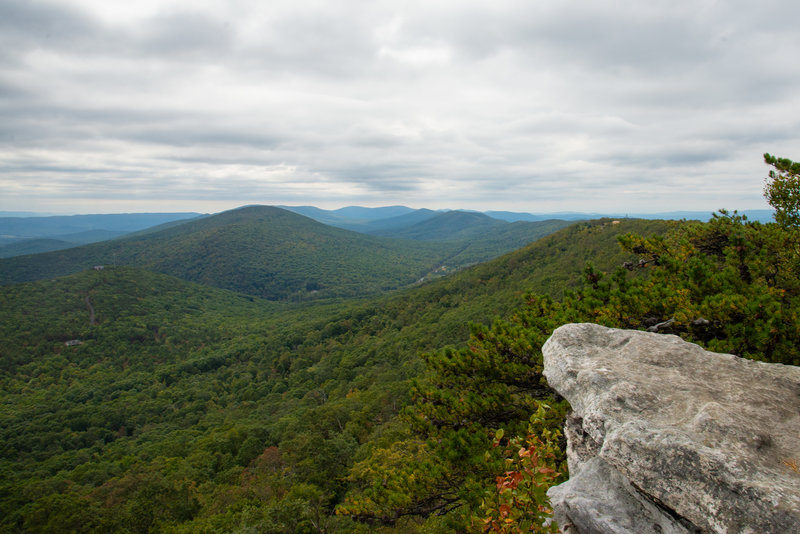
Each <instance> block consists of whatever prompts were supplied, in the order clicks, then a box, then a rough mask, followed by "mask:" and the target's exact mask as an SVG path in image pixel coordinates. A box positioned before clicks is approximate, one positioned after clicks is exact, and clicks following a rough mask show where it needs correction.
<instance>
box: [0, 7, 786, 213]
mask: <svg viewBox="0 0 800 534" xmlns="http://www.w3.org/2000/svg"><path fill="white" fill-rule="evenodd" d="M798 20H800V2H798V1H797V0H759V1H755V0H746V1H743V0H742V1H740V0H727V1H722V0H721V1H706V0H691V1H688V0H685V1H684V0H667V1H660V0H648V1H641V0H631V1H628V0H595V1H589V0H584V1H571V0H524V1H522V0H520V1H516V0H508V1H504V0H491V1H488V0H484V1H481V2H473V1H469V0H458V1H452V2H451V1H442V2H437V1H435V0H427V1H425V2H417V1H413V0H403V1H397V0H392V1H380V0H379V1H375V0H365V1H347V0H344V1H342V0H339V1H331V0H329V1H319V2H316V1H306V0H290V1H285V2H284V1H279V0H270V1H261V0H227V1H205V0H185V1H184V0H158V1H153V0H136V1H135V2H134V1H131V0H124V1H117V0H58V1H52V2H46V1H39V0H0V210H16V211H18V210H30V211H37V212H54V213H102V212H122V211H127V212H135V211H203V212H217V211H221V210H224V209H229V208H234V207H237V206H240V205H244V204H289V205H316V206H319V207H324V208H338V207H342V206H347V205H363V206H385V205H394V204H404V205H407V206H410V207H413V208H422V207H429V208H468V209H477V210H488V209H504V210H515V211H529V212H553V211H566V210H574V211H595V212H598V211H605V212H612V211H616V212H642V211H668V210H676V209H689V210H708V211H713V210H716V209H718V208H728V209H753V208H765V207H767V206H766V203H765V202H764V200H763V197H762V188H763V181H764V177H765V176H766V174H767V171H768V168H767V166H766V165H765V164H764V163H763V159H762V154H763V153H764V152H770V153H773V154H777V155H779V156H783V157H789V158H792V159H800V67H798V58H800V31H798V29H797V24H796V23H797V21H798Z"/></svg>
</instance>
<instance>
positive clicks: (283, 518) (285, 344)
mask: <svg viewBox="0 0 800 534" xmlns="http://www.w3.org/2000/svg"><path fill="white" fill-rule="evenodd" d="M665 226H666V225H665V224H664V223H663V222H649V221H622V222H621V223H620V224H619V225H612V224H611V221H598V222H595V223H586V224H580V225H576V226H571V227H569V228H567V229H565V230H562V231H561V232H559V233H556V234H554V235H552V236H551V237H549V238H545V239H544V240H541V241H539V242H537V243H534V244H532V245H530V246H529V247H526V248H524V249H521V250H519V251H516V252H514V253H512V254H510V255H507V256H504V257H502V258H498V259H497V260H495V261H493V262H489V263H487V264H482V265H479V266H476V267H475V268H473V269H468V270H465V271H462V272H459V273H456V274H453V275H452V276H449V277H446V278H442V279H439V280H437V281H435V282H432V283H429V284H424V285H421V286H419V287H416V288H413V289H410V290H407V291H404V292H401V293H397V294H393V295H388V296H384V297H380V298H373V299H366V300H364V299H362V300H356V301H341V300H339V301H331V302H324V303H322V302H320V303H305V304H303V303H296V304H278V303H269V302H265V301H262V300H260V299H253V298H251V297H247V296H242V295H238V294H235V293H231V292H227V291H223V290H218V289H213V288H208V287H205V286H200V285H196V284H192V283H188V282H182V281H180V280H177V279H174V278H171V277H168V276H165V275H160V274H155V273H151V272H147V271H143V270H139V269H133V268H127V267H117V268H114V267H108V268H105V269H103V270H101V271H95V270H87V271H83V272H81V273H77V274H75V275H70V276H68V277H64V278H59V279H56V280H46V281H40V282H34V283H26V284H18V285H13V286H7V287H5V288H3V292H2V299H3V300H2V306H0V310H2V314H3V317H2V318H0V319H1V320H0V323H2V325H3V326H2V328H3V330H2V339H3V340H4V344H3V346H2V349H1V350H2V352H1V353H0V354H1V355H2V362H3V368H2V372H3V374H2V384H3V386H2V391H3V397H4V398H3V403H2V406H3V408H2V410H3V411H2V422H1V423H0V429H1V431H2V437H1V438H0V443H2V447H3V449H2V450H3V455H2V457H3V462H2V464H1V465H2V470H3V488H2V499H1V500H2V510H0V515H2V516H3V517H5V518H7V519H6V521H7V523H6V524H7V525H9V527H10V526H11V525H15V526H16V528H20V529H22V530H23V531H25V530H27V531H35V530H41V529H44V530H47V529H49V528H53V529H56V530H57V529H58V528H61V527H57V526H58V525H61V526H63V527H64V529H67V530H68V528H67V527H66V525H85V526H84V527H81V528H85V529H86V530H92V529H96V530H98V529H99V530H107V531H109V530H119V531H125V530H126V529H127V530H129V531H148V530H152V529H167V530H168V529H169V528H173V527H175V528H177V525H182V524H184V523H185V524H186V529H187V530H186V531H192V530H193V529H194V530H202V529H203V528H205V529H207V530H208V531H214V530H215V529H223V530H224V529H228V528H233V527H232V525H239V524H240V523H241V522H242V521H245V518H246V517H247V514H245V515H242V514H244V512H243V510H244V509H246V508H247V509H249V508H248V507H252V506H255V504H258V503H261V504H258V506H257V508H258V513H259V514H262V515H263V514H266V516H265V517H266V519H264V518H263V517H262V518H261V519H259V520H258V521H267V523H264V524H269V525H273V526H271V527H269V528H268V529H267V530H268V531H269V530H277V531H280V530H281V529H283V531H285V532H292V531H295V530H298V529H299V530H302V529H303V528H306V527H303V526H302V525H301V524H300V523H302V524H303V525H308V523H307V522H308V521H311V520H310V519H309V517H310V516H308V514H311V513H312V511H313V510H317V511H319V512H320V513H322V512H325V513H324V514H323V516H324V517H325V521H326V522H327V523H326V524H343V525H345V526H344V527H342V528H344V529H345V530H348V529H352V528H354V524H353V523H352V520H351V519H350V518H347V517H344V516H334V515H331V514H330V512H331V510H332V509H333V507H334V505H335V504H337V503H339V502H342V500H343V498H344V494H345V491H346V489H347V487H348V486H349V485H350V484H349V483H348V482H347V480H346V475H347V468H348V467H349V466H350V465H351V464H352V462H353V461H354V459H355V458H356V454H357V453H358V452H359V451H361V450H362V449H363V448H364V447H366V444H367V443H369V442H370V441H371V440H374V439H377V437H378V436H380V435H383V433H384V432H388V430H386V427H391V425H392V424H394V423H392V421H393V420H394V416H395V415H396V413H397V412H398V411H399V409H400V407H401V406H402V405H403V404H404V403H406V402H407V401H408V400H409V399H410V392H409V380H411V379H413V378H415V377H418V376H420V374H421V373H422V371H423V369H424V362H423V361H422V360H421V359H419V357H418V355H419V354H420V353H422V352H425V351H431V350H434V349H437V348H439V347H442V346H447V345H453V346H463V344H464V342H465V341H466V339H467V337H468V336H469V328H468V323H469V321H476V322H483V323H486V322H488V321H490V320H491V318H492V317H495V316H497V315H502V314H506V313H508V312H510V311H511V310H512V309H513V308H514V307H515V306H517V305H518V303H519V302H520V299H521V295H522V293H523V289H522V288H533V287H542V288H544V287H547V288H549V289H548V290H549V291H552V292H553V294H554V295H559V294H560V293H561V292H562V291H563V289H564V288H565V287H567V286H568V285H569V283H570V282H572V283H576V282H577V280H578V278H579V274H580V271H581V269H582V265H583V263H584V260H585V258H586V257H587V256H588V255H597V257H598V258H599V260H600V261H601V262H603V265H604V266H605V267H606V268H612V267H613V265H615V264H619V263H620V262H621V261H623V260H624V258H625V257H626V256H624V255H622V254H621V253H620V251H619V250H618V249H617V247H616V245H615V244H614V242H615V235H616V234H617V233H619V232H620V231H624V230H641V231H644V232H647V233H652V231H659V230H663V229H664V228H665ZM603 253H605V254H606V255H605V256H603ZM90 305H91V309H92V310H93V311H94V322H95V323H96V324H91V322H90V318H91V311H90V308H89V306H90ZM72 340H80V341H81V342H82V343H81V344H80V345H75V346H66V345H65V343H67V342H69V341H72ZM248 440H249V441H248ZM245 443H247V445H246V446H245V445H244V444H245ZM242 447H245V448H244V449H243V448H242ZM267 450H269V451H271V452H270V453H269V454H271V455H272V456H271V457H270V458H271V460H270V461H273V462H274V461H279V464H278V465H277V466H275V465H273V466H271V467H270V469H278V471H279V472H280V473H281V475H280V477H278V475H276V474H274V473H273V476H274V477H277V478H279V479H280V483H281V484H282V486H280V487H271V488H270V489H268V488H267V487H266V486H269V485H270V484H273V482H269V483H268V482H263V483H260V484H263V485H264V486H265V487H264V488H263V491H265V492H268V493H269V498H267V497H265V496H262V497H260V498H256V497H255V496H254V495H253V494H252V492H251V489H252V488H251V489H247V488H250V486H247V487H244V486H246V484H245V478H246V477H247V476H248V475H247V473H250V471H248V469H253V468H254V467H255V466H256V464H257V463H258V458H259V457H260V455H262V454H264V452H265V451H267ZM248 451H249V452H248ZM362 454H363V452H362ZM331 455H333V456H331ZM268 456H269V455H268ZM264 461H266V460H264ZM165 462H166V463H167V464H170V465H173V464H174V469H175V470H174V471H171V470H165V469H166V468H165V465H166V464H165ZM254 462H256V463H254ZM170 469H172V468H170ZM265 469H266V467H265ZM265 476H266V475H265ZM274 483H275V484H277V483H278V482H277V481H275V482H274ZM148 484H150V486H148ZM186 485H188V486H187V487H184V486H186ZM151 486H152V487H151ZM122 487H124V489H123V488H122ZM188 487H191V492H189V494H187V493H186V492H187V491H189V489H187V488H188ZM147 488H149V489H147ZM292 488H295V490H294V491H295V492H301V494H298V495H295V494H291V496H290V494H289V492H290V490H291V489H292ZM301 490H302V491H306V490H307V491H311V490H313V492H312V494H313V495H317V493H315V492H321V493H320V495H321V496H322V497H324V498H322V497H320V499H321V500H319V503H318V504H317V505H315V506H317V508H316V509H315V508H313V506H311V501H309V499H311V498H310V497H308V496H303V495H305V494H302V491H301ZM159 492H161V493H159ZM162 494H164V495H172V496H175V498H178V496H181V495H184V496H185V499H188V500H187V501H186V502H184V501H183V500H181V502H180V503H175V505H174V506H175V508H174V509H173V508H169V507H167V508H163V509H162V505H161V504H159V502H160V499H161V496H160V495H162ZM111 495H117V497H116V498H115V499H116V500H114V499H111V500H109V499H110V496H111ZM315 498H316V497H315ZM180 499H184V497H180ZM254 499H255V501H254ZM259 499H260V500H259ZM287 499H289V500H288V501H287ZM137 501H138V502H137ZM87 502H89V503H92V506H86V503H87ZM315 502H316V501H315ZM254 503H255V504H254ZM262 504H264V506H267V505H268V506H267V507H266V508H265V507H263V506H261V505H262ZM184 505H185V506H184ZM301 505H302V506H301ZM148 506H149V508H147V507H148ZM186 506H188V508H185V507H186ZM293 507H294V508H293ZM145 508H147V510H145ZM125 510H128V511H127V512H126V511H125ZM298 510H299V511H298ZM248 513H251V512H248ZM252 513H255V512H254V511H252ZM315 513H316V512H315ZM126 514H127V515H126ZM282 514H283V515H282ZM304 514H306V515H304ZM259 517H261V516H259ZM70 518H71V519H70ZM68 519H69V520H68ZM137 521H138V522H140V523H136V522H137ZM253 521H256V519H253ZM304 521H305V522H306V523H303V522H304ZM48 524H49V525H51V526H50V527H48V526H47V525H48ZM221 525H226V526H225V527H224V528H223V526H221ZM76 528H77V527H76ZM265 528H266V527H265ZM308 528H309V530H311V531H313V529H312V528H311V527H308ZM331 528H333V527H331ZM137 529H138V530H137Z"/></svg>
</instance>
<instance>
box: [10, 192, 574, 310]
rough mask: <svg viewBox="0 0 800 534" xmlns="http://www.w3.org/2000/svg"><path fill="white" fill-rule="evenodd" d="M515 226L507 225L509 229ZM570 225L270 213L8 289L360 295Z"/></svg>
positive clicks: (102, 251) (53, 257)
mask: <svg viewBox="0 0 800 534" xmlns="http://www.w3.org/2000/svg"><path fill="white" fill-rule="evenodd" d="M501 224H505V223H501ZM565 224H566V223H563V222H553V223H548V222H544V223H530V224H529V226H524V227H519V226H515V225H507V226H509V230H511V232H510V233H508V232H506V233H502V234H499V235H497V236H493V237H492V236H489V235H486V236H484V237H483V238H482V239H470V240H468V241H448V242H441V241H437V242H420V241H414V240H401V239H390V238H385V237H373V236H368V235H364V234H361V233H357V232H351V231H347V230H342V229H339V228H334V227H331V226H327V225H324V224H321V223H318V222H315V221H313V220H311V219H309V218H306V217H303V216H300V215H297V214H294V213H291V212H288V211H286V210H282V209H280V208H274V207H268V206H251V207H247V208H240V209H236V210H232V211H228V212H224V213H221V214H218V215H214V216H210V217H205V218H201V219H196V220H193V221H190V222H186V223H183V224H177V225H176V224H174V223H170V224H167V225H165V226H162V227H159V228H155V229H153V230H150V231H145V232H140V233H138V234H136V235H133V236H130V237H127V238H123V239H117V240H113V241H108V242H102V243H95V244H92V245H87V246H83V247H78V248H71V249H67V250H60V251H57V252H51V253H46V254H36V255H30V256H22V257H15V258H8V259H3V260H0V283H4V284H8V283H15V282H22V281H32V280H39V279H44V278H53V277H56V276H63V275H65V274H70V273H74V272H77V271H80V270H82V269H88V268H90V267H93V266H95V265H130V266H136V267H140V268H144V269H148V270H151V271H156V272H160V273H164V274H169V275H171V276H175V277H178V278H181V279H183V280H188V281H192V282H198V283H202V284H206V285H210V286H214V287H220V288H223V289H230V290H232V291H238V292H241V293H246V294H249V295H253V296H258V297H262V298H266V299H270V300H308V299H321V298H330V297H356V296H365V295H371V294H377V293H380V292H385V291H388V290H393V289H398V288H401V287H407V286H410V285H412V284H414V283H416V282H417V281H419V280H420V279H424V278H426V277H431V276H441V275H442V274H443V273H447V272H452V271H454V270H457V269H459V268H461V267H463V266H465V265H470V264H474V263H478V262H480V261H484V260H486V259H490V258H493V257H496V256H498V255H500V254H502V253H505V252H508V251H510V250H514V249H516V248H518V247H520V246H522V245H523V244H526V243H529V242H531V241H534V240H535V239H537V238H539V237H541V236H542V235H546V234H547V233H550V232H553V231H555V230H556V229H557V228H559V227H562V226H563V225H565Z"/></svg>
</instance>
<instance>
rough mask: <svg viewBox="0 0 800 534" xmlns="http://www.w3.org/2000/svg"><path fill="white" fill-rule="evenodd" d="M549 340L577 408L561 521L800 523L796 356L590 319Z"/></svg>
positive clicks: (685, 528) (618, 529) (559, 497)
mask: <svg viewBox="0 0 800 534" xmlns="http://www.w3.org/2000/svg"><path fill="white" fill-rule="evenodd" d="M542 350H543V352H544V374H545V376H546V377H547V380H548V381H549V383H550V385H551V386H552V387H553V388H554V389H556V390H557V391H558V392H559V393H560V394H561V395H563V396H564V397H565V398H566V399H567V400H568V401H569V402H570V404H571V405H572V409H573V412H572V414H571V415H570V417H569V418H568V421H567V424H566V428H565V434H566V436H567V442H568V449H567V454H568V462H569V470H570V479H569V481H567V482H565V483H564V484H561V485H560V486H556V487H554V488H551V489H550V491H549V492H548V495H549V496H550V499H551V502H552V504H553V507H554V510H555V514H556V520H557V521H558V522H559V525H560V526H561V528H562V531H563V532H565V533H580V534H590V533H591V534H593V533H636V534H646V533H650V532H653V533H686V532H719V533H781V534H783V533H792V532H800V470H798V465H800V367H792V366H785V365H779V364H768V363H762V362H755V361H750V360H745V359H742V358H738V357H736V356H732V355H730V354H717V353H713V352H708V351H705V350H703V349H702V348H700V347H698V346H697V345H693V344H691V343H687V342H685V341H683V340H682V339H680V338H679V337H677V336H672V335H664V334H652V333H648V332H639V331H630V330H615V329H610V328H605V327H601V326H598V325H593V324H571V325H565V326H562V327H561V328H559V329H557V330H556V331H555V332H554V333H553V335H552V337H551V338H550V339H549V340H548V341H547V343H545V345H544V347H543V349H542Z"/></svg>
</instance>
